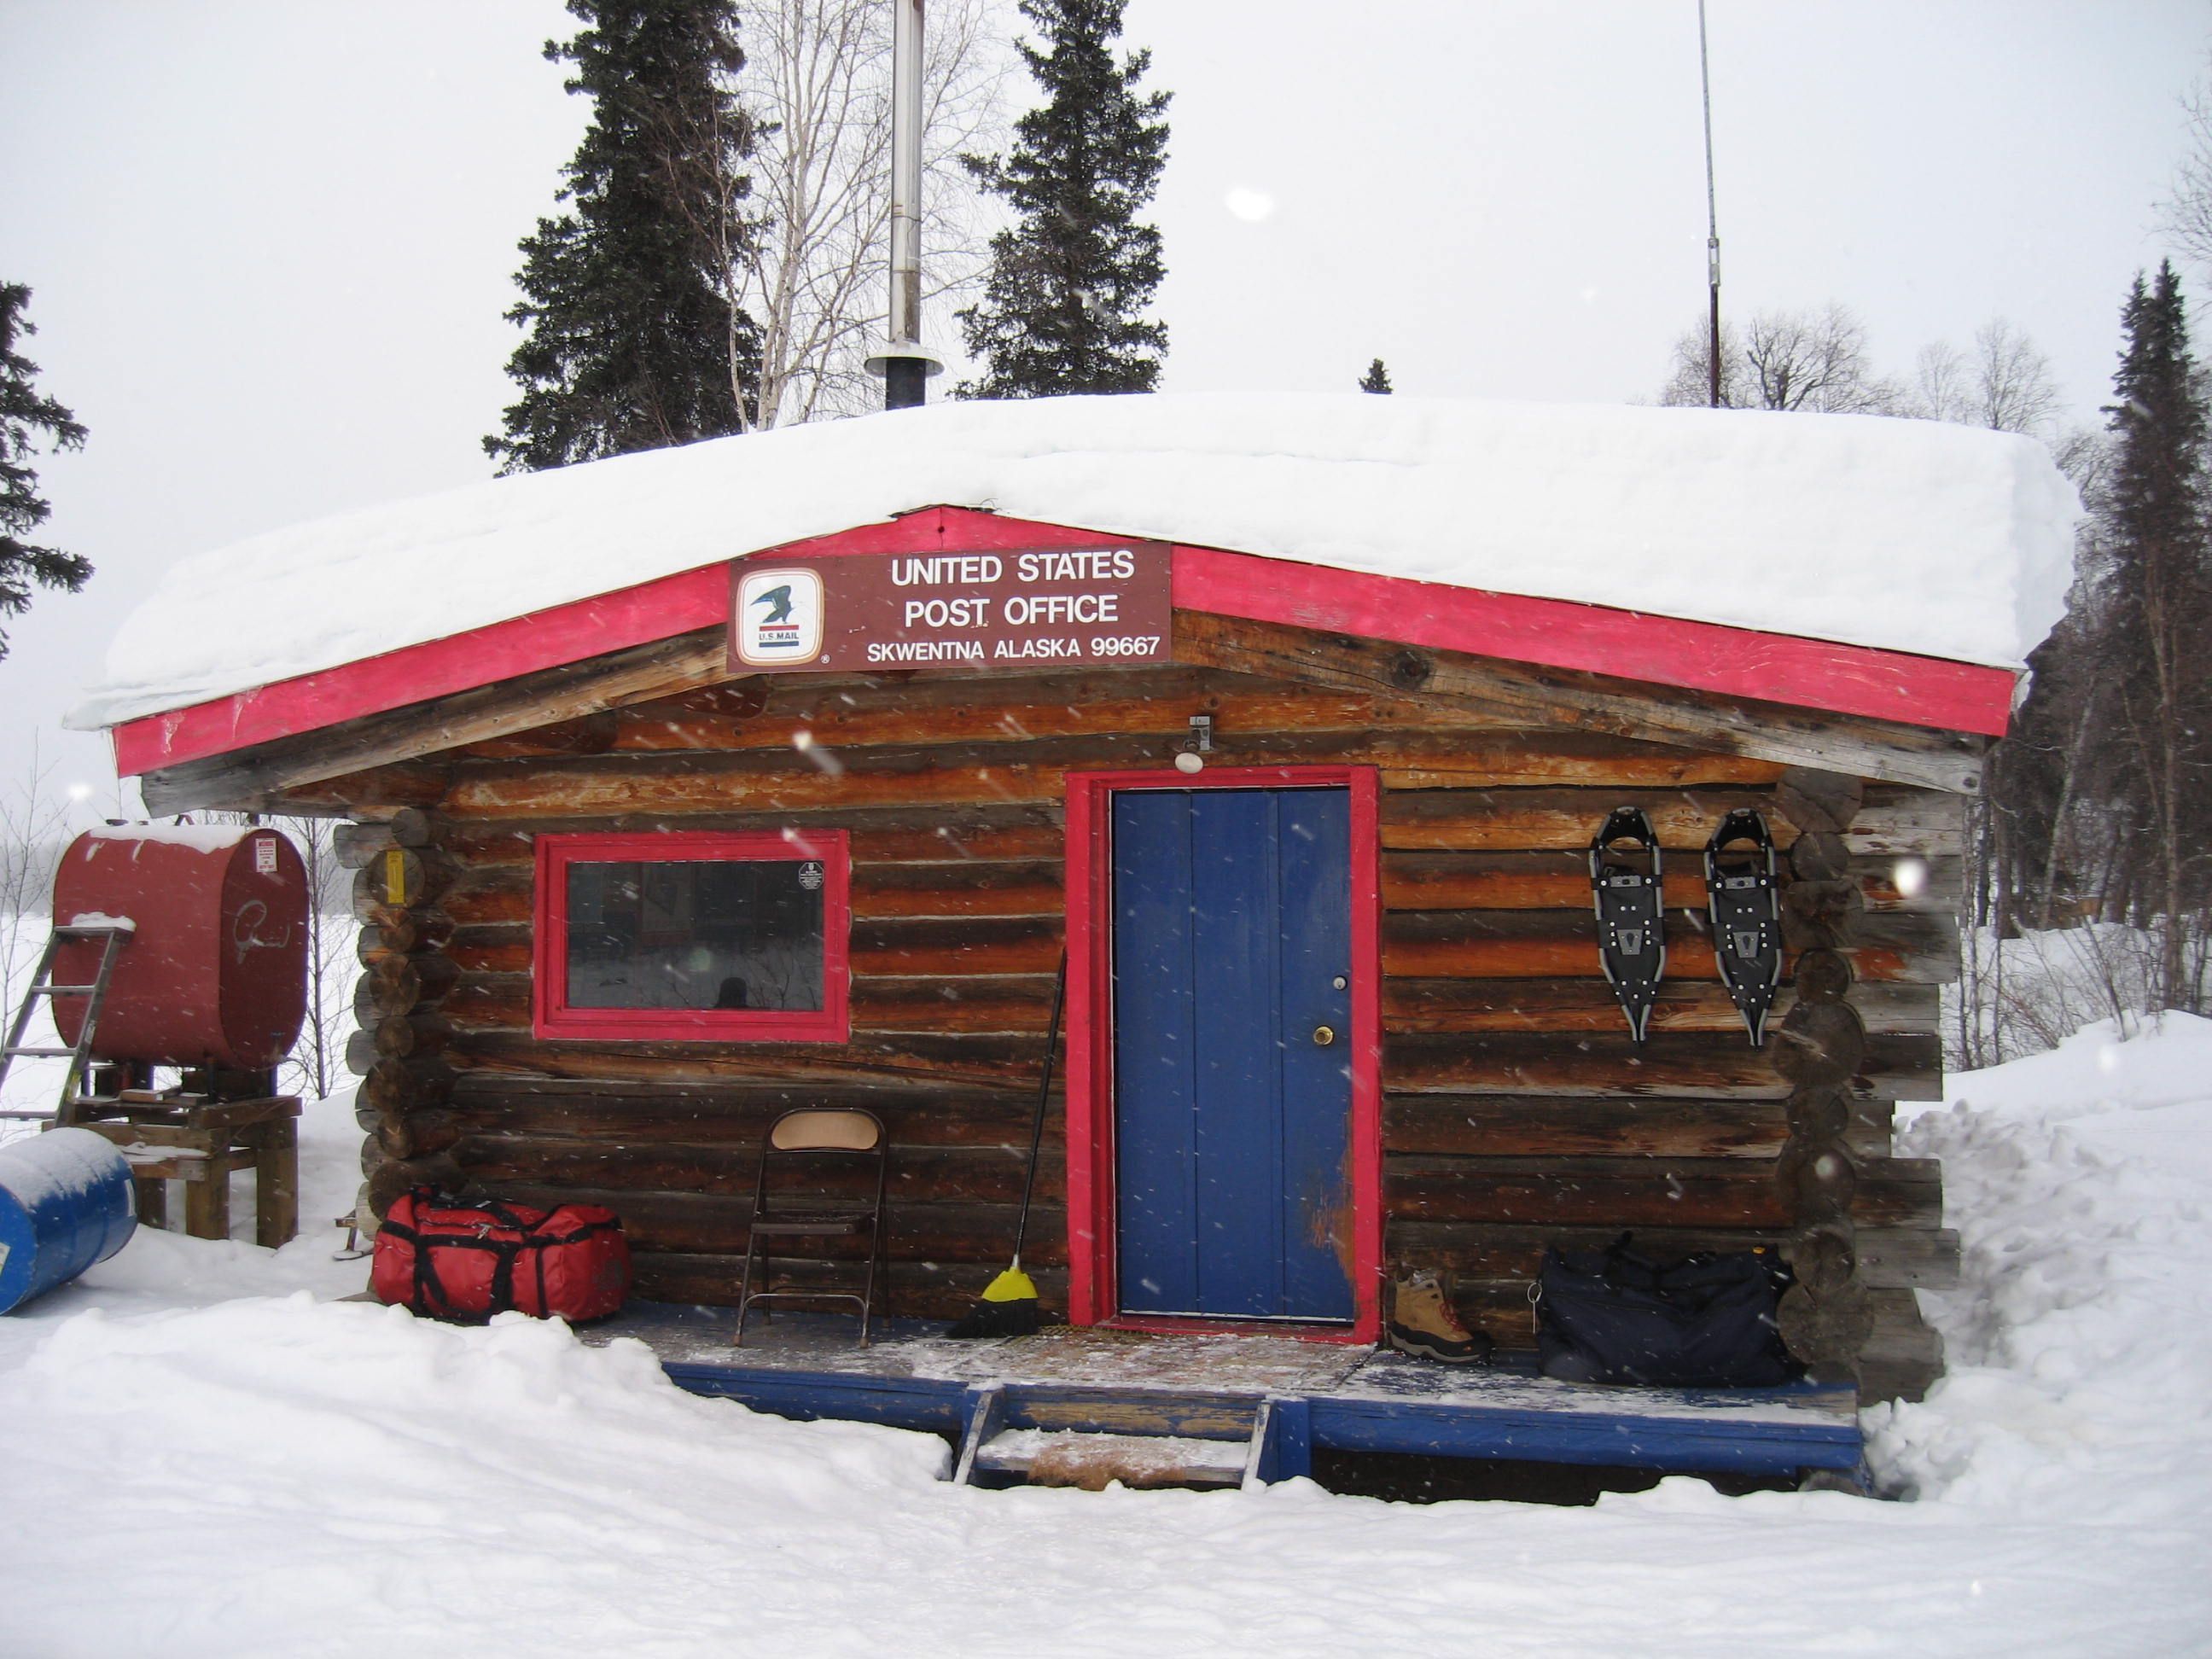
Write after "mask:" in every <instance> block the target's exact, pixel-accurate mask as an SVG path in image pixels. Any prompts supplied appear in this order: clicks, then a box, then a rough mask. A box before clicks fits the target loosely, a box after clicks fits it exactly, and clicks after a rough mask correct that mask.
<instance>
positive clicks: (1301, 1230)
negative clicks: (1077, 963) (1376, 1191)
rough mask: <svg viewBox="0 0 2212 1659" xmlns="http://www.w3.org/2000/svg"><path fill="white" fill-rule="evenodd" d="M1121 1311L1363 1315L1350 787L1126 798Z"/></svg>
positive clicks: (1117, 830)
mask: <svg viewBox="0 0 2212 1659" xmlns="http://www.w3.org/2000/svg"><path fill="white" fill-rule="evenodd" d="M1113 860H1114V1068H1115V1181H1116V1187H1115V1190H1116V1195H1117V1204H1118V1209H1119V1214H1118V1217H1117V1225H1118V1228H1119V1232H1120V1237H1119V1258H1118V1259H1119V1274H1118V1277H1119V1279H1120V1285H1121V1311H1123V1312H1124V1313H1144V1314H1192V1315H1207V1316H1216V1317H1222V1318H1237V1319H1286V1320H1300V1321H1324V1322H1325V1321H1335V1320H1346V1321H1348V1320H1350V1319H1351V1318H1352V1312H1353V1309H1352V1279H1351V1274H1350V1272H1349V1269H1348V1263H1349V1261H1350V1255H1351V1239H1352V1183H1351V1173H1350V1150H1351V1120H1352V1066H1351V1053H1352V1045H1351V1041H1350V1039H1351V1030H1350V1026H1351V1018H1352V994H1351V990H1350V981H1351V974H1352V960H1351V957H1352V939H1351V933H1352V894H1351V812H1350V796H1349V793H1348V792H1346V791H1345V790H1343V789H1162V790H1143V791H1126V792H1121V793H1116V794H1115V797H1114V809H1113Z"/></svg>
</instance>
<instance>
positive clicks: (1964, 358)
mask: <svg viewBox="0 0 2212 1659" xmlns="http://www.w3.org/2000/svg"><path fill="white" fill-rule="evenodd" d="M1915 379H1916V382H1917V384H1916V386H1915V388H1914V390H1915V392H1916V393H1917V402H1918V405H1919V406H1918V408H1917V410H1915V411H1914V412H1915V413H1917V414H1919V415H1921V416H1924V417H1925V418H1927V419H1929V420H1931V421H1949V422H1953V423H1954V424H1955V425H1959V426H1982V427H1987V428H1990V430H1991V431H1993V432H2024V433H2027V434H2030V435H2034V436H2042V435H2045V433H2046V432H2047V431H2048V430H2049V428H2050V426H2051V422H2052V421H2053V420H2054V419H2055V418H2056V417H2057V413H2058V408H2059V398H2058V384H2057V381H2056V380H2052V379H2051V360H2050V358H2048V357H2046V356H2044V355H2043V353H2042V352H2041V351H2039V350H2038V349H2036V345H2035V342H2034V341H2033V340H2031V339H2029V338H2028V337H2027V335H2025V334H2023V333H2022V332H2021V331H2020V330H2019V329H2017V328H2015V326H2014V325H2012V324H2010V323H2008V322H2007V321H2006V320H2005V319H2003V318H2002V317H1998V318H1994V319H1991V320H1990V321H1989V322H1987V323H1984V325H1982V326H1981V327H1980V328H1979V329H1978V330H1977V331H1975V334H1974V344H1973V349H1972V350H1970V351H1961V350H1960V349H1959V348H1958V347H1956V346H1954V345H1953V344H1951V343H1949V342H1948V341H1945V340H1939V341H1937V342H1936V343H1935V344H1934V345H1930V346H1923V347H1922V348H1921V351H1920V357H1919V362H1918V365H1917V374H1916V376H1915Z"/></svg>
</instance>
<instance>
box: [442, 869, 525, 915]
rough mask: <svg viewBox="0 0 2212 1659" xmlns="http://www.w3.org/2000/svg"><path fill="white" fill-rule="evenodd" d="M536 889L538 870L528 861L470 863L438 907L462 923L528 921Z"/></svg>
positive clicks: (444, 895)
mask: <svg viewBox="0 0 2212 1659" xmlns="http://www.w3.org/2000/svg"><path fill="white" fill-rule="evenodd" d="M537 892H538V884H537V879H536V872H535V871H534V869H533V868H532V865H531V864H530V863H528V862H527V861H526V862H524V863H521V864H499V865H467V866H463V867H462V871H461V873H460V875H459V878H457V879H456V880H455V881H454V883H453V885H452V886H451V887H450V888H448V889H447V890H446V892H445V893H444V894H443V896H441V897H440V899H439V901H438V908H440V909H441V910H442V911H444V912H445V913H446V915H447V916H448V917H450V918H451V919H452V920H453V922H454V923H455V924H456V925H457V926H461V927H482V926H483V925H484V924H485V923H487V922H515V921H521V922H526V921H530V920H531V918H532V915H533V914H534V913H535V909H536V903H537Z"/></svg>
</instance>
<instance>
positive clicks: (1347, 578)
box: [113, 507, 2014, 777]
mask: <svg viewBox="0 0 2212 1659" xmlns="http://www.w3.org/2000/svg"><path fill="white" fill-rule="evenodd" d="M1102 533H1104V532H1098V531H1095V530H1085V529H1079V528H1077V527H1074V526H1068V525H1053V524H1042V523H1039V522H1036V521H1035V520H1024V519H1007V518H1000V517H999V516H998V515H997V514H995V513H981V512H976V511H975V510H973V509H970V508H967V507H927V508H924V509H923V510H921V511H920V512H917V513H907V514H905V515H903V516H902V517H900V518H897V519H894V520H890V521H888V522H886V523H883V524H872V525H862V526H858V527H857V528H854V529H852V530H847V531H841V532H837V533H836V534H835V535H829V536H818V537H814V538H810V539H808V540H805V541H800V542H792V543H788V544H786V545H784V546H782V547H780V548H775V549H767V550H763V551H773V552H775V553H776V554H778V555H780V556H785V557H807V556H823V555H832V554H841V553H856V554H857V553H898V552H917V551H922V550H927V549H930V548H933V547H937V546H941V545H944V544H945V543H946V542H947V541H948V540H956V541H957V543H958V544H959V545H960V546H961V547H963V548H975V549H987V548H994V547H1011V546H1014V545H1017V544H1018V545H1023V546H1030V547H1036V546H1051V545H1053V544H1056V543H1060V542H1067V541H1078V540H1090V539H1094V538H1097V536H1098V535H1100V534H1102ZM733 556H734V555H733ZM728 590H729V579H728V567H727V566H726V564H723V563H717V564H714V565H708V566H705V567H702V568H699V569H696V570H687V571H684V572H681V573H680V574H677V575H673V576H663V577H661V578H659V579H658V580H653V581H649V582H644V583H641V584H640V585H639V586H635V587H629V588H624V589H623V590H621V591H620V592H613V593H605V594H601V595H599V596H598V597H596V598H593V599H580V600H577V601H575V602H574V603H573V604H569V605H556V606H553V607H551V608H550V609H547V610H544V611H534V612H532V613H531V614H530V615H528V616H523V617H513V618H511V619H509V620H507V621H505V622H499V623H491V624H489V625H488V626H486V627H483V628H476V629H470V630H469V631H468V632H466V633H463V634H456V635H451V636H450V637H448V638H446V639H442V640H430V641H425V642H424V643H422V644H420V645H410V646H405V647H402V648H400V649H398V650H397V651H387V652H385V653H381V654H380V655H377V656H374V657H365V658H362V659H360V660H359V661H356V662H349V663H343V664H340V665H338V666H337V667H335V668H326V669H323V670H320V671H317V672H315V673H313V674H302V675H300V676H298V677H297V678H293V679H289V680H279V681H276V682H275V683H274V684H269V685H264V686H257V687H255V688H254V689H252V690H247V691H240V692H238V693H236V694H235V695H234V696H227V697H218V698H216V699H214V700H213V701H211V702H203V703H197V704H194V705H192V706H191V707H189V708H178V709H171V710H168V711H167V712H165V713H162V714H149V715H147V716H145V717H143V718H142V719H139V720H126V721H125V722H123V723H122V724H120V725H118V726H116V727H115V728H114V729H113V737H114V741H115V769H116V771H117V772H118V774H119V775H123V776H126V777H127V776H131V775H136V774H139V773H144V772H149V771H153V770H155V769H158V768H161V767H167V766H178V765H181V764H183V763H185V762H187V761H195V760H204V759H205V758H207V757H210V756H212V755H221V754H227V753H228V752H230V751H231V750H237V749H246V748H251V747H252V746H254V745H255V744H264V743H269V742H272V741H274V740H275V739H276V738H288V737H293V736H296V735H298V734H299V733H301V732H312V731H315V730H318V729H319V728H321V727H323V726H336V725H338V724H340V723H342V722H343V721H346V720H359V719H362V718H363V717H364V716H367V715H369V714H382V713H385V712H386V711H387V710H389V709H393V708H401V707H403V706H404V705H405V704H408V703H412V702H425V701H428V700H429V699H431V698H435V697H442V696H452V695H453V693H455V692H458V691H465V690H472V689H474V688H475V687H477V686H481V685H489V684H495V683H496V682H498V681H500V680H504V679H512V678H514V677H515V676H517V675H520V674H527V673H532V672H535V671H538V670H541V669H546V668H554V667H558V666H560V665H562V664H565V663H572V662H579V661H581V660H583V659H586V658H589V657H595V656H599V655H601V654H602V653H606V652H610V651H619V650H622V649H623V648H625V647H629V646H634V645H644V644H647V643H649V642H651V641H654V640H661V639H667V638H669V637H671V636H672V635H678V634H683V633H688V632H690V630H692V629H699V628H711V627H713V626H714V625H715V624H717V623H720V622H721V621H722V620H723V618H724V615H725V612H726V610H727V607H728V598H729V592H728ZM1175 603H1176V605H1177V606H1178V607H1180V608H1182V609H1185V610H1191V611H1214V612H1218V613H1219V614H1221V615H1224V616H1231V617H1250V618H1252V619H1253V620H1255V621H1259V622H1273V623H1287V624H1290V625H1292V626H1296V627H1301V628H1322V629H1334V630H1336V631H1339V632H1342V633H1347V634H1360V635H1368V636H1370V637H1374V638H1380V639H1389V640H1401V641H1405V642H1406V643H1407V644H1408V645H1424V646H1429V647H1433V648H1435V649H1437V650H1447V651H1461V652H1466V653H1471V654H1473V655H1476V656H1487V657H1501V658H1504V659H1508V660H1510V661H1514V662H1529V663H1541V664H1543V665H1547V666H1551V667H1555V668H1570V669H1582V670H1587V671H1590V672H1592V673H1599V674H1607V675H1612V676H1614V677H1616V678H1622V679H1631V680H1642V681H1645V682H1648V683H1650V684H1658V685H1674V686H1681V687H1684V688H1686V689H1688V690H1702V691H1715V692H1719V693H1721V694H1723V695H1725V696H1741V697H1753V698H1757V699H1759V700H1761V701H1765V702H1785V703H1794V704H1797V705H1800V706H1802V707H1806V708H1825V709H1828V710H1831V711H1832V712H1834V713H1837V714H1863V715H1868V716H1870V717H1872V718H1874V719H1877V720H1896V721H1899V722H1902V723H1905V724H1907V725H1912V726H1935V727H1938V728H1940V729H1942V730H1946V731H1954V732H1985V733H1988V734H1989V735H1990V736H1993V737H1996V736H2002V735H2003V732H2004V730H2005V725H2006V721H2007V719H2008V715H2009V714H2010V711H2011V708H2012V695H2013V684H2014V676H2013V674H2012V672H2011V671H2009V670H2008V669H2002V668H1986V667H1982V666H1979V665H1974V664H1971V663H1958V662H1951V661H1948V660H1947V659H1942V658H1938V657H1921V656H1912V655H1909V654H1907V653H1903V652H1897V651H1881V650H1875V649H1874V648H1872V647H1867V646H1857V645H1838V644H1834V643H1832V642H1829V641H1821V640H1807V639H1799V638H1796V637H1794V636H1790V635H1778V634H1764V633H1759V632H1757V631H1754V630H1753V629H1741V628H1727V627H1723V626H1721V625H1719V624H1717V623H1699V622H1686V621H1684V620H1682V619H1680V618H1679V617H1655V616H1648V615H1642V614H1639V613H1638V612H1636V611H1616V610H1613V609H1610V608H1608V607H1606V606H1603V605H1580V604H1577V603H1575V602H1573V601H1571V600H1565V599H1530V598H1527V597H1525V596H1522V595H1519V594H1512V593H1493V592H1485V591H1483V590H1481V589H1478V588H1466V587H1451V586H1444V585H1443V584H1440V583H1435V582H1421V581H1413V580H1407V579H1406V578H1403V577H1397V576H1378V575H1373V574H1367V573H1365V572H1362V571H1354V570H1340V569H1337V568H1334V567H1332V566H1327V565H1316V564H1304V563H1299V562H1294V561H1290V560H1284V559H1270V558H1263V557H1259V556H1255V555H1252V554H1249V553H1231V552H1227V551H1225V550H1221V549H1218V548H1206V547H1188V546H1184V545H1182V544H1177V545H1176V550H1175Z"/></svg>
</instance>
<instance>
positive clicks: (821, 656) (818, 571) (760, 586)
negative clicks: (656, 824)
mask: <svg viewBox="0 0 2212 1659" xmlns="http://www.w3.org/2000/svg"><path fill="white" fill-rule="evenodd" d="M1171 563H1172V551H1171V550H1170V548H1169V546H1168V544H1166V543H1164V542H1150V541H1130V540H1110V539H1103V538H1102V539H1101V540H1099V541H1097V542H1096V543H1091V544H1081V545H1078V546H1073V547H1036V548H989V549H985V550H975V551H970V552H961V551H957V550H953V551H947V550H938V551H930V552H918V553H848V554H842V555H836V556H830V557H827V558H812V559H779V558H777V557H776V556H775V555H774V554H759V555H756V556H753V557H751V558H747V559H740V560H738V562H737V563H736V564H735V565H734V566H733V567H732V572H731V581H730V671H731V672H732V673H733V674H757V673H761V672H763V671H779V670H781V671H817V672H818V671H837V672H842V673H867V672H870V671H885V670H890V669H924V670H935V671H949V672H955V673H957V672H962V671H965V672H969V673H974V672H977V671H992V670H997V671H1001V672H1004V671H1009V670H1019V669H1024V668H1060V667H1070V666H1080V667H1096V666H1099V665H1116V664H1128V663H1156V662H1166V661H1168V660H1169V659H1170V657H1171V656H1172V655H1173V648H1172V641H1170V637H1169V635H1170V618H1171V616H1172V601H1171V599H1170V592H1169V580H1170V566H1171Z"/></svg>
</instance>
